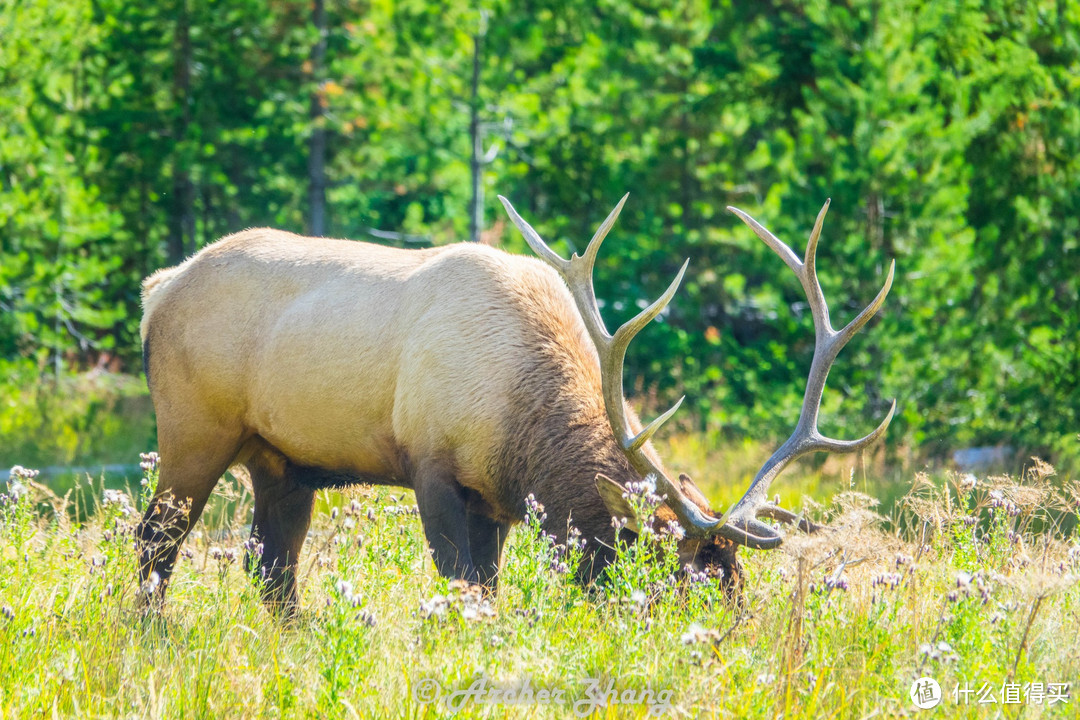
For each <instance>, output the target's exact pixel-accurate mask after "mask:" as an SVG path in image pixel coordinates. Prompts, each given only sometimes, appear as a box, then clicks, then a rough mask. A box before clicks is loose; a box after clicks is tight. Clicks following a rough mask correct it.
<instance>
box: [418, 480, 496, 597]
mask: <svg viewBox="0 0 1080 720" xmlns="http://www.w3.org/2000/svg"><path fill="white" fill-rule="evenodd" d="M413 487H414V488H415V489H416V505H417V507H418V508H419V510H420V522H421V523H423V525H424V535H425V536H426V537H427V541H428V546H429V547H430V548H431V554H432V557H433V558H434V560H435V567H436V568H437V569H438V570H439V574H440V575H442V576H443V577H447V578H453V579H460V580H465V581H466V582H469V583H474V584H479V582H480V575H479V573H477V571H476V566H475V565H474V564H473V560H472V555H471V554H470V552H469V531H468V523H467V521H466V518H467V510H466V493H465V488H463V487H462V486H461V485H460V484H458V482H457V480H455V479H454V476H453V474H452V473H450V472H448V471H446V470H445V469H444V468H442V467H440V466H438V465H425V466H422V467H420V468H419V469H418V470H417V472H416V474H415V476H414V478H413Z"/></svg>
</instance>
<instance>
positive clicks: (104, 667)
mask: <svg viewBox="0 0 1080 720" xmlns="http://www.w3.org/2000/svg"><path fill="white" fill-rule="evenodd" d="M694 442H695V441H694V440H692V439H687V438H684V439H682V440H679V441H676V442H674V447H673V448H672V447H669V448H667V449H668V450H672V449H674V450H675V451H676V454H678V453H679V452H681V453H682V456H681V457H673V458H672V461H671V462H672V464H673V465H674V466H680V467H693V466H694V463H695V462H698V461H699V460H700V458H698V459H695V457H696V456H695V453H694V452H693V451H692V446H693V445H694ZM680 443H682V446H681V448H680V447H679V446H680ZM733 453H734V455H733V456H732V457H729V458H728V460H729V461H730V464H731V465H732V466H733V467H735V466H739V462H738V460H737V458H736V457H735V455H739V454H745V455H747V456H749V455H750V454H753V453H751V452H749V451H746V450H743V449H740V450H736V451H733ZM747 462H748V463H749V462H750V461H749V460H747ZM757 462H760V459H758V460H757ZM740 472H741V471H740ZM838 474H839V475H841V476H842V477H846V478H847V480H846V483H845V482H840V483H838V482H837V481H836V479H835V478H833V479H831V480H830V479H829V477H827V476H828V473H827V472H825V473H821V472H817V473H810V474H809V475H806V476H804V477H802V478H798V477H797V478H796V479H795V480H794V481H791V480H783V481H781V482H782V483H784V484H785V486H786V487H789V488H790V487H796V488H799V489H802V488H812V489H814V491H815V494H817V497H818V498H819V499H824V498H825V497H827V496H825V495H821V494H818V493H821V492H822V491H823V488H827V487H831V486H836V485H840V486H841V487H837V488H836V489H838V490H842V491H844V492H843V494H841V495H840V496H839V502H837V503H834V504H833V505H831V506H830V507H829V508H827V512H828V514H829V518H830V526H831V527H832V528H833V530H832V531H829V532H826V533H824V534H822V535H820V536H814V537H813V538H807V537H794V538H792V539H791V540H790V541H789V542H788V543H786V544H785V546H784V548H783V549H781V550H778V551H773V552H753V551H751V552H745V553H743V562H744V564H745V569H746V587H745V593H744V596H743V598H742V602H741V604H733V603H730V602H728V601H727V600H726V599H725V597H724V596H723V593H721V592H720V591H719V590H718V589H717V588H716V587H714V586H712V585H710V584H699V585H686V584H674V585H673V584H671V583H670V582H668V581H667V574H668V572H669V571H670V570H671V567H670V563H667V564H665V561H664V560H663V558H662V557H658V555H657V550H656V548H652V547H646V546H644V545H641V546H638V547H637V548H635V549H630V550H628V551H627V552H625V553H624V554H623V556H622V559H621V560H620V564H619V566H618V567H617V568H616V572H615V573H613V576H614V577H615V580H613V581H612V582H610V583H609V584H607V585H606V586H604V587H602V588H592V589H583V588H581V587H579V586H578V585H576V584H575V583H574V582H572V580H571V579H570V578H569V577H568V576H567V575H565V574H560V573H559V572H557V571H553V570H552V569H550V568H551V565H552V563H551V560H552V558H553V556H554V553H555V552H556V551H555V550H554V549H553V548H551V547H550V546H549V545H548V544H546V543H545V542H544V541H543V540H542V539H540V538H538V536H537V534H536V532H535V531H534V529H532V528H530V527H529V526H527V525H524V526H519V528H518V529H517V530H516V531H515V532H514V534H513V535H512V537H511V542H510V544H509V546H508V548H507V553H506V556H505V563H504V572H503V575H502V579H501V583H502V584H501V587H500V593H499V596H498V597H497V599H496V600H495V601H494V602H492V603H490V604H485V603H484V602H483V601H482V600H481V599H480V598H478V597H477V596H476V595H475V594H473V593H471V592H470V591H469V590H468V589H467V588H461V587H457V586H455V585H453V584H451V583H448V582H447V581H445V580H443V579H441V578H438V577H436V575H435V572H434V567H433V564H432V562H431V561H430V559H429V558H428V556H427V553H426V550H425V545H424V542H423V538H422V532H421V528H420V523H419V518H418V517H417V516H416V515H415V514H414V512H413V510H412V508H413V500H412V496H411V495H410V494H407V493H405V492H403V491H394V490H392V489H379V490H372V489H369V488H359V489H357V490H355V491H354V492H353V493H352V494H351V495H350V496H341V495H336V494H326V495H325V496H323V497H322V498H321V500H320V503H319V505H318V508H317V510H316V518H315V521H314V523H313V525H312V530H311V534H310V536H309V539H308V542H307V544H306V545H305V550H304V553H305V555H304V558H303V562H302V566H301V594H302V606H303V611H302V614H301V616H300V618H299V619H298V620H297V621H296V622H295V623H293V624H292V625H290V626H282V625H281V624H279V623H277V622H276V621H275V620H274V619H273V618H272V617H271V616H270V615H269V614H268V613H267V612H266V611H265V610H264V609H263V607H262V605H261V604H260V602H259V599H258V592H257V589H256V588H255V587H254V586H253V585H252V583H251V582H250V581H249V580H248V578H247V577H246V576H245V575H244V572H243V570H242V567H241V565H242V563H241V562H240V561H239V558H240V557H241V555H242V553H241V551H240V546H241V544H242V543H243V541H244V540H245V539H246V533H247V526H246V524H245V523H246V521H247V518H248V517H249V513H250V496H249V495H248V493H247V492H246V491H245V490H244V489H243V488H241V487H239V486H237V485H235V484H231V483H229V482H224V483H222V486H221V487H220V488H219V490H218V491H217V492H216V493H215V498H214V499H213V500H212V502H211V506H210V507H209V509H208V512H207V513H206V514H205V515H204V519H203V520H202V521H201V522H200V524H199V525H198V526H197V529H196V531H195V533H194V534H193V536H192V537H190V538H189V539H188V541H187V543H186V544H185V546H184V548H185V552H184V555H183V556H182V558H181V560H180V562H179V566H178V569H177V572H176V574H175V576H174V581H173V583H172V586H171V587H170V591H169V597H168V601H167V605H166V609H165V612H164V615H163V616H162V617H161V618H160V619H159V620H152V621H148V620H145V619H143V618H141V616H140V615H139V613H138V612H137V610H136V607H137V596H138V594H139V593H140V587H139V585H138V583H137V582H136V579H135V564H134V552H133V536H132V531H133V527H134V524H135V523H136V522H137V519H138V510H137V508H138V506H139V505H140V503H141V502H143V500H144V498H140V497H134V498H131V497H130V496H127V495H122V496H121V498H120V501H119V502H118V501H117V500H116V499H115V498H116V496H115V495H114V496H112V497H113V501H112V502H110V503H109V504H107V505H105V506H102V505H101V497H102V489H103V484H102V483H101V482H100V481H99V482H98V483H95V484H88V483H83V484H81V485H80V486H79V487H77V488H76V489H75V490H74V491H73V492H72V493H70V494H69V495H68V496H67V498H66V500H64V499H62V498H56V497H55V496H50V495H49V493H48V492H46V491H45V490H44V489H38V488H35V487H33V486H31V487H29V489H28V493H27V494H26V495H24V497H23V498H22V499H20V500H19V501H18V502H15V503H12V502H10V501H9V502H7V504H6V505H5V507H4V510H3V516H2V517H3V520H2V523H0V606H2V609H3V615H2V616H0V717H3V718H21V717H102V718H113V717H117V718H119V717H123V718H128V717H147V718H187V717H227V718H246V717H252V718H254V717H259V718H262V717H267V718H276V717H283V718H298V717H303V718H306V717H346V718H348V717H448V716H451V715H455V710H456V709H457V707H456V706H457V704H458V703H461V707H460V711H459V712H457V713H456V716H458V717H474V716H480V717H530V718H534V717H535V718H546V717H566V716H572V715H573V714H574V711H575V708H576V709H577V710H580V711H582V712H583V713H584V714H585V715H587V716H593V717H609V718H617V717H626V716H647V715H648V714H649V713H650V710H652V711H654V712H655V713H656V714H662V715H663V716H665V717H682V716H691V717H693V716H706V717H709V716H716V717H732V718H773V717H781V716H782V717H785V718H819V717H825V718H863V717H908V716H911V715H912V714H917V713H918V712H919V711H918V710H916V709H915V708H914V706H913V705H912V703H911V701H910V700H909V698H908V692H909V689H910V687H911V684H912V681H913V679H915V678H917V677H920V676H924V675H926V676H931V677H934V678H936V679H937V681H938V682H939V683H940V684H941V687H942V688H943V690H944V692H945V695H946V698H945V700H944V702H943V704H942V706H939V707H938V708H937V709H936V710H934V711H929V712H928V713H927V716H928V717H929V716H931V714H932V713H937V714H938V716H941V717H979V718H982V717H985V718H991V717H994V718H996V717H1007V718H1013V717H1019V716H1020V714H1021V713H1022V714H1023V715H1024V716H1025V717H1029V718H1038V717H1063V718H1064V717H1076V716H1077V713H1078V710H1077V708H1078V702H1080V700H1078V699H1075V698H1071V699H1070V702H1069V703H1068V704H1063V703H1058V704H1055V705H1053V706H1050V705H1048V704H1046V703H1043V704H1042V705H1037V704H1034V703H1028V704H1027V705H1009V706H1004V705H1002V704H1000V702H999V703H998V704H988V705H979V704H977V702H976V701H977V695H973V696H972V697H971V700H970V704H968V705H957V704H956V703H955V702H954V700H953V698H952V690H953V688H954V686H955V685H956V684H957V683H961V684H963V683H967V684H968V685H970V686H973V688H974V689H978V688H979V686H981V685H982V684H983V683H990V684H992V685H994V686H995V690H994V695H995V696H996V697H997V698H998V700H999V701H1000V699H1001V698H1000V689H1001V686H1002V683H1005V682H1017V683H1020V686H1021V687H1022V686H1023V684H1024V683H1029V682H1044V683H1059V682H1071V683H1073V686H1074V688H1075V686H1076V683H1077V681H1078V680H1080V643H1078V642H1077V640H1076V638H1077V628H1078V627H1080V588H1078V585H1077V582H1076V578H1077V574H1078V573H1080V549H1078V546H1077V544H1076V539H1075V537H1071V538H1066V537H1062V533H1061V532H1060V530H1059V528H1061V527H1063V525H1062V523H1063V522H1065V521H1069V522H1075V513H1076V512H1077V507H1078V506H1077V503H1078V502H1080V492H1078V491H1077V488H1076V487H1075V486H1074V485H1072V484H1067V485H1065V486H1061V484H1060V483H1059V484H1058V485H1054V484H1053V479H1052V478H1050V477H1049V475H1048V472H1047V471H1046V470H1045V469H1038V468H1037V469H1035V470H1033V471H1031V472H1030V473H1029V474H1028V476H1027V477H1025V478H1024V479H1023V482H1018V481H1012V480H1007V479H1001V478H999V479H992V480H986V479H980V481H979V484H978V485H977V486H976V487H974V488H969V487H968V486H967V485H965V484H964V483H963V482H962V479H961V478H957V477H945V476H941V477H936V478H930V477H926V476H919V477H917V478H916V479H915V487H914V488H913V489H912V490H911V492H910V493H909V494H908V495H907V496H906V497H905V498H904V499H902V500H901V501H899V502H898V503H896V505H895V510H894V513H893V514H894V515H895V517H896V521H895V522H890V523H885V524H882V523H881V522H880V521H879V519H878V516H876V515H875V514H874V513H873V507H872V502H871V501H870V500H869V498H867V497H865V496H863V495H861V494H859V493H857V492H853V491H851V490H850V489H849V487H844V485H847V486H850V485H851V484H852V483H855V485H856V489H861V488H859V487H858V486H859V484H860V483H861V480H860V479H859V478H858V473H856V474H855V476H854V477H855V479H854V480H852V475H851V474H850V473H849V472H847V471H843V472H841V473H838ZM823 476H825V477H823ZM740 482H741V480H740ZM868 482H869V481H868ZM908 487H909V488H910V487H911V484H910V483H909V484H908ZM144 492H145V491H144ZM709 492H711V493H712V496H713V497H717V496H718V495H720V494H721V493H719V492H718V491H717V489H716V488H712V489H709ZM997 493H1000V498H999V496H998V495H997ZM789 494H790V493H789ZM35 501H37V502H35ZM76 503H77V504H78V505H79V507H80V508H82V511H81V512H80V514H79V516H80V517H82V518H83V520H82V521H75V520H72V517H73V508H74V506H75V505H76ZM993 504H997V505H1000V506H1001V507H991V505H993ZM1010 506H1014V507H1015V510H1013V511H1012V512H1015V513H1016V514H1013V515H1010ZM334 508H337V509H338V510H337V511H336V512H333V509H334ZM87 510H89V511H92V512H87ZM965 518H971V519H967V520H965ZM1036 530H1037V531H1036ZM927 650H929V652H927ZM587 678H595V679H597V682H598V683H599V686H600V691H597V692H601V691H605V690H607V689H608V685H609V683H610V685H611V687H612V688H613V689H614V690H617V691H618V693H619V700H620V702H611V701H603V702H599V703H597V704H595V705H593V704H590V702H589V695H588V693H587V688H586V685H585V684H584V681H585V679H587ZM525 682H528V683H529V684H530V687H531V689H532V691H533V697H534V698H535V697H536V693H538V692H540V691H541V690H547V691H548V692H549V693H554V694H555V699H557V700H562V701H563V702H561V703H554V702H552V703H548V704H542V703H536V702H534V703H531V704H529V703H515V702H508V703H503V704H491V703H487V702H483V701H481V700H479V699H476V698H470V697H468V696H465V695H461V694H459V695H457V696H452V695H451V696H450V699H449V700H446V698H445V695H444V700H445V702H436V703H432V704H424V703H423V702H421V700H423V699H426V698H427V697H429V696H428V695H426V693H428V692H430V691H431V690H432V689H433V688H434V687H436V685H435V684H437V686H438V687H439V688H442V689H443V690H444V691H445V693H454V692H458V691H467V690H468V689H469V688H470V687H472V688H474V689H475V690H477V691H479V690H481V689H483V690H484V691H489V690H490V688H492V687H494V688H497V689H501V690H503V691H507V690H510V691H513V690H515V689H517V691H518V692H519V693H520V692H521V687H520V686H521V685H522V684H523V683H525ZM560 692H561V693H562V694H561V695H559V693H560ZM624 694H625V695H624ZM1021 697H1022V696H1021ZM624 699H625V701H626V704H623V703H622V700H624ZM509 700H514V698H509ZM642 700H644V702H642ZM579 701H584V704H581V705H577V706H575V703H576V702H579Z"/></svg>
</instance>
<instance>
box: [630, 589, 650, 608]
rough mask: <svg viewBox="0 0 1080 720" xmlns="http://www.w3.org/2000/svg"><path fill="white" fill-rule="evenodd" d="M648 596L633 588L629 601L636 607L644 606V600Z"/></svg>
mask: <svg viewBox="0 0 1080 720" xmlns="http://www.w3.org/2000/svg"><path fill="white" fill-rule="evenodd" d="M648 599H649V598H648V596H647V595H646V594H645V593H644V592H643V591H641V590H635V591H634V592H632V593H630V602H631V603H633V604H634V605H637V606H638V607H644V606H645V601H646V600H648Z"/></svg>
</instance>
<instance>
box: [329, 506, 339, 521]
mask: <svg viewBox="0 0 1080 720" xmlns="http://www.w3.org/2000/svg"><path fill="white" fill-rule="evenodd" d="M337 516H338V509H337V508H336V507H334V508H331V509H330V519H331V520H337Z"/></svg>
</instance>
